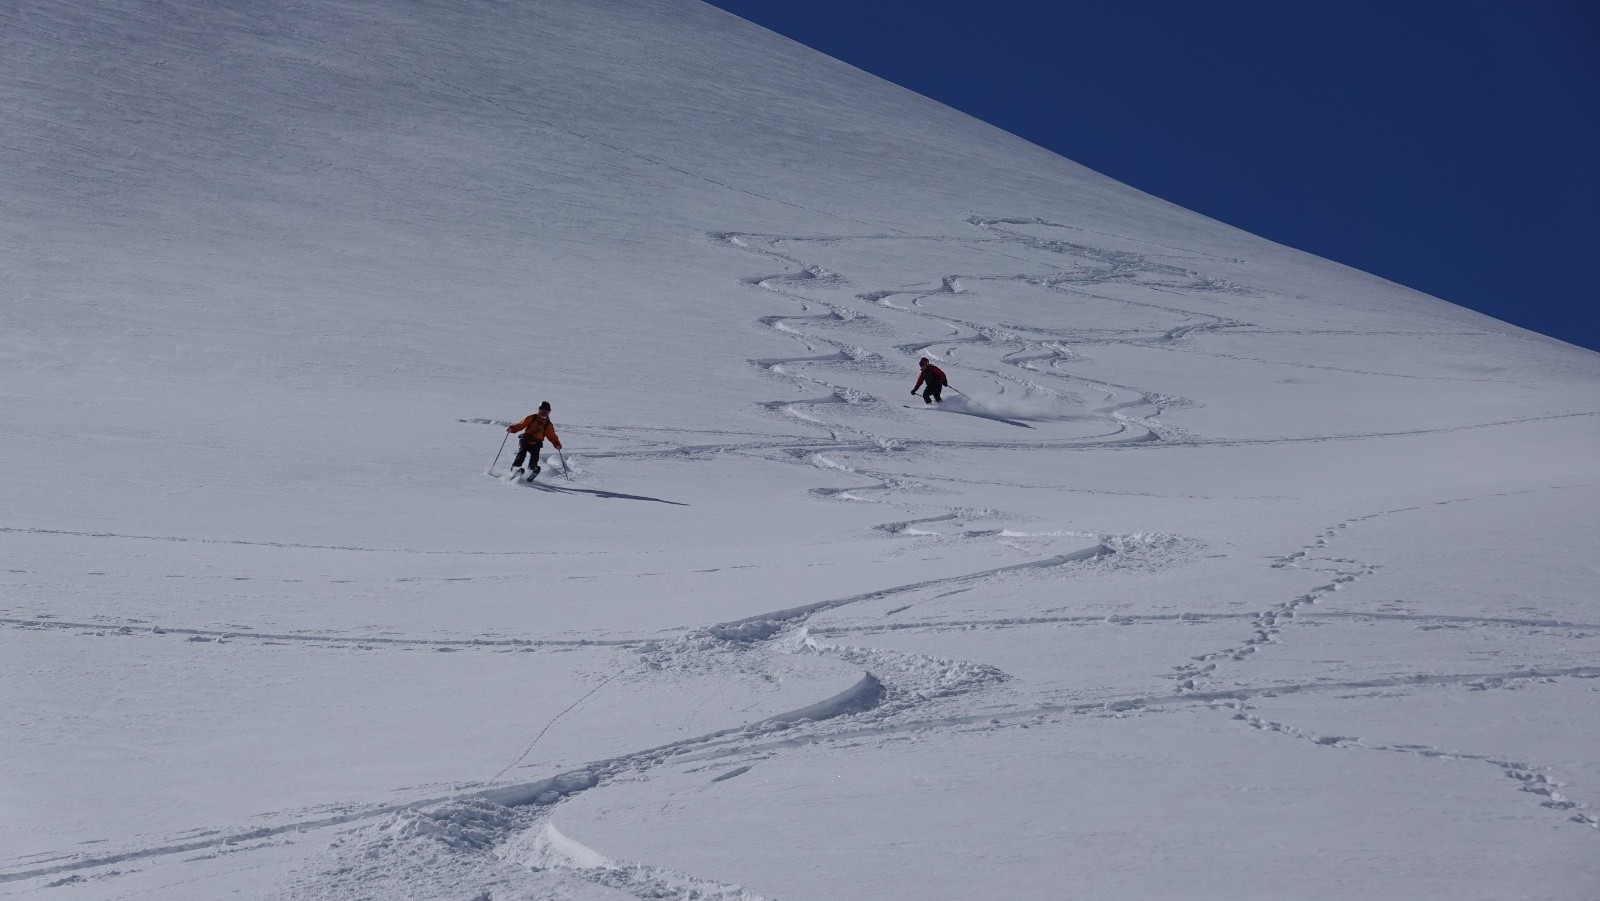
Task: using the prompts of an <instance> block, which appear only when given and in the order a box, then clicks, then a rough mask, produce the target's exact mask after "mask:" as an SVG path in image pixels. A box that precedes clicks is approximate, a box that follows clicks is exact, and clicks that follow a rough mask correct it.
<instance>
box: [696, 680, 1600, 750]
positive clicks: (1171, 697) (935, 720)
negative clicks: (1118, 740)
mask: <svg viewBox="0 0 1600 901" xmlns="http://www.w3.org/2000/svg"><path fill="white" fill-rule="evenodd" d="M1561 678H1573V679H1600V666H1575V667H1565V668H1559V669H1522V670H1512V671H1509V672H1495V673H1416V674H1412V675H1407V676H1391V677H1385V678H1377V679H1360V680H1349V681H1344V682H1291V683H1283V684H1279V685H1259V686H1247V687H1239V688H1227V689H1214V690H1207V691H1186V692H1174V693H1171V694H1159V695H1156V694H1143V695H1126V696H1119V697H1109V698H1099V699H1095V700H1087V701H1078V702H1070V703H1059V704H1039V705H1034V706H1030V707H1023V708H1014V709H1009V710H994V711H989V712H977V713H969V714H955V715H949V716H936V717H920V718H908V719H905V720H902V721H901V722H897V723H893V724H889V725H883V724H875V725H870V726H863V727H860V728H846V729H839V730H836V731H833V732H829V733H826V734H825V735H822V736H801V737H797V738H792V739H782V740H779V741H777V742H771V743H767V744H762V745H748V746H744V747H741V748H739V749H737V750H726V749H719V750H714V751H710V752H705V753H698V754H690V755H688V756H686V757H684V758H682V759H683V761H685V762H694V761H702V760H714V759H719V758H722V757H727V756H731V755H733V754H747V753H751V752H754V751H761V750H767V749H769V748H773V747H786V746H790V745H794V744H796V743H807V742H811V741H816V740H820V739H821V738H823V737H827V738H839V737H844V736H865V735H879V734H886V733H894V732H915V731H920V730H923V729H930V728H938V727H941V726H962V725H973V724H978V723H1000V722H1005V721H1014V720H1022V719H1030V718H1033V717H1038V716H1047V715H1051V714H1096V713H1127V712H1131V711H1138V710H1158V709H1160V708H1164V707H1167V706H1171V705H1178V706H1192V705H1195V704H1204V705H1207V706H1212V707H1217V706H1218V702H1227V701H1248V700H1250V699H1252V698H1272V697H1278V696H1280V695H1294V694H1321V693H1324V692H1331V691H1362V690H1367V689H1381V688H1405V687H1408V686H1416V687H1429V686H1451V685H1468V686H1475V685H1482V686H1484V687H1489V686H1492V685H1497V684H1500V683H1505V682H1518V681H1527V680H1547V679H1561Z"/></svg>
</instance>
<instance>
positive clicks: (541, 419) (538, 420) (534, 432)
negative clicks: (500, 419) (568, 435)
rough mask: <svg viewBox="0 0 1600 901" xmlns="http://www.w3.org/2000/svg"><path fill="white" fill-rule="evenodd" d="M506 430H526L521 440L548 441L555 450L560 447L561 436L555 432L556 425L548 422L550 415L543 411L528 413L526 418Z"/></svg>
mask: <svg viewBox="0 0 1600 901" xmlns="http://www.w3.org/2000/svg"><path fill="white" fill-rule="evenodd" d="M506 431H508V432H526V434H524V435H523V436H522V437H523V440H526V441H549V442H550V443H551V444H554V445H555V446H556V450H560V449H561V436H560V435H557V434H556V427H555V426H553V425H551V424H550V417H548V416H546V415H545V414H543V413H529V414H528V418H527V419H524V420H522V421H521V422H519V423H517V424H516V425H514V426H512V427H511V428H509V429H506Z"/></svg>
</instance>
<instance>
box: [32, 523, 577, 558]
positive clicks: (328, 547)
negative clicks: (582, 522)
mask: <svg viewBox="0 0 1600 901" xmlns="http://www.w3.org/2000/svg"><path fill="white" fill-rule="evenodd" d="M0 533H10V534H16V535H66V536H71V537H74V538H119V539H123V540H126V541H178V542H193V543H195V544H237V545H244V546H246V547H271V548H288V549H294V550H312V551H355V552H358V553H363V554H432V555H440V556H462V557H546V556H551V555H552V554H554V553H556V552H554V551H446V550H430V549H426V548H407V547H357V546H354V545H347V544H300V543H297V542H293V541H245V540H243V539H238V538H198V537H193V536H182V535H131V534H126V533H122V532H88V531H75V530H72V529H34V528H26V527H23V526H0ZM595 553H599V551H596V552H595ZM567 556H571V555H567Z"/></svg>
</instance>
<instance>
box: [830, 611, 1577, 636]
mask: <svg viewBox="0 0 1600 901" xmlns="http://www.w3.org/2000/svg"><path fill="white" fill-rule="evenodd" d="M1258 616H1260V614H1259V613H1216V612H1210V613H1206V612H1199V613H1137V614H1124V613H1109V614H1106V615H1104V616H1100V615H1078V616H1069V615H1063V616H1012V617H1000V618H997V619H949V620H919V621H913V620H907V621H906V622H899V623H881V624H872V625H862V626H814V627H811V634H813V635H872V634H876V633H880V632H899V631H902V630H905V629H926V630H928V631H938V630H940V629H971V628H990V629H1007V628H1014V627H1021V626H1037V625H1051V624H1057V623H1060V624H1072V625H1085V626H1089V625H1113V626H1135V625H1154V624H1165V623H1205V622H1216V621H1218V620H1229V619H1255V618H1256V617H1258ZM1296 618H1297V619H1302V620H1307V621H1316V620H1326V619H1378V620H1399V621H1405V622H1418V623H1472V624H1476V625H1485V626H1525V627H1528V628H1535V629H1595V630H1600V623H1578V622H1568V621H1566V620H1556V619H1518V618H1515V617H1504V616H1457V615H1448V614H1426V613H1366V612H1358V611H1343V610H1328V611H1320V612H1310V613H1305V612H1301V613H1297V614H1296Z"/></svg>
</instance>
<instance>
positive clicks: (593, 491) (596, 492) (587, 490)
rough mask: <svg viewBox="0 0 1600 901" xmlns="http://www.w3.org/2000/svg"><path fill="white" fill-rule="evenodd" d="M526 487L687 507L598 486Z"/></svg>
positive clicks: (665, 500)
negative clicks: (604, 489) (606, 489)
mask: <svg viewBox="0 0 1600 901" xmlns="http://www.w3.org/2000/svg"><path fill="white" fill-rule="evenodd" d="M528 487H529V488H537V489H539V490H540V491H553V492H556V493H558V494H589V495H593V496H594V497H603V498H606V499H607V500H620V501H652V502H654V503H657V504H671V505H673V506H674V507H687V506H689V505H688V504H686V503H684V502H682V501H669V500H667V499H666V498H660V497H646V496H645V495H642V494H623V493H621V492H619V491H602V490H600V489H598V488H563V487H561V486H560V485H546V484H543V483H540V482H534V483H533V484H531V485H529V486H528Z"/></svg>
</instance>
